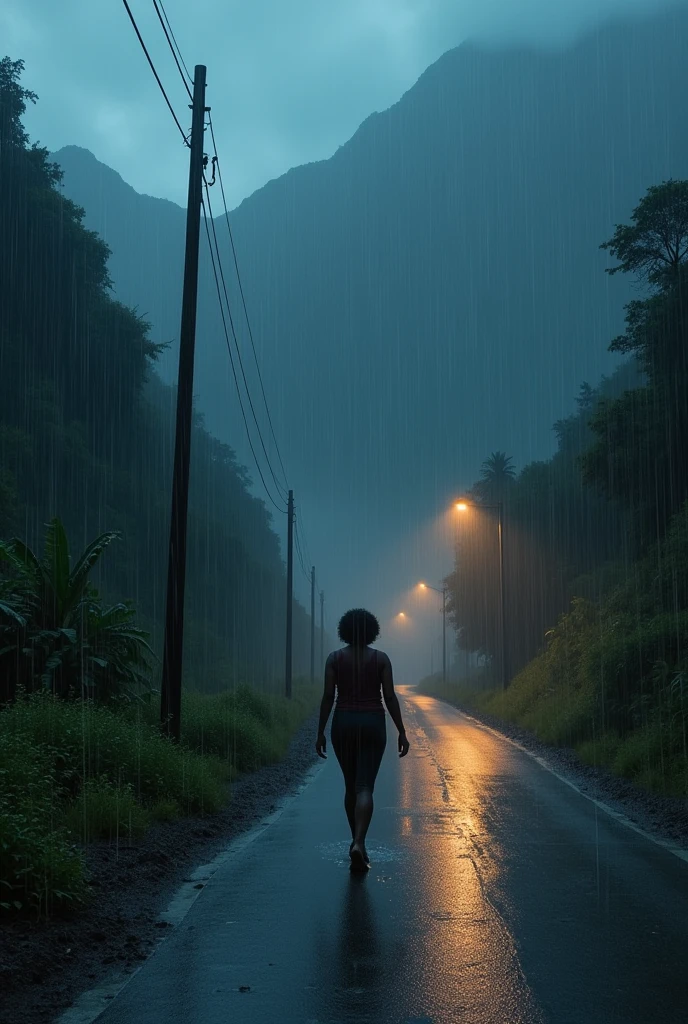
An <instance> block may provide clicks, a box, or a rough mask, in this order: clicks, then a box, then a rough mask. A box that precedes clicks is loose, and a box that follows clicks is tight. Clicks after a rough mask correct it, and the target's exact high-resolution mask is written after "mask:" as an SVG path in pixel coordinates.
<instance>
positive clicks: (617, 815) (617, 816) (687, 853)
mask: <svg viewBox="0 0 688 1024" xmlns="http://www.w3.org/2000/svg"><path fill="white" fill-rule="evenodd" d="M416 696H418V697H425V696H429V695H426V694H420V693H419V694H416ZM409 697H410V695H409ZM430 699H431V700H437V701H440V702H441V703H442V704H444V705H446V707H448V708H450V709H451V710H452V711H453V712H455V714H457V715H459V716H460V717H461V718H466V719H467V720H468V721H469V722H472V724H473V725H475V726H477V728H478V729H484V730H485V732H489V733H491V734H492V735H493V736H496V737H497V739H500V740H504V741H505V742H506V743H510V744H511V746H512V747H516V749H517V750H520V751H521V752H522V753H524V754H527V755H528V757H530V758H532V760H533V761H537V763H538V764H539V765H540V767H541V768H544V769H545V771H548V772H549V773H550V774H551V775H554V777H555V778H557V779H559V781H560V782H563V783H564V784H565V785H566V786H569V788H570V789H573V790H574V791H575V792H576V793H578V795H579V796H582V797H583V798H584V799H585V800H589V801H590V803H591V804H594V805H595V807H598V808H599V809H600V810H601V811H604V813H605V814H608V815H609V817H610V818H614V820H615V821H618V822H619V824H620V825H625V826H626V828H630V829H631V830H632V831H633V832H637V834H638V835H639V836H642V837H643V839H647V840H649V842H651V843H654V844H655V846H661V847H662V849H663V850H667V851H668V852H669V853H672V854H673V855H674V857H678V859H679V860H682V861H684V862H685V863H687V864H688V850H682V849H681V848H680V847H678V846H674V845H672V844H671V843H670V842H669V841H668V840H666V839H659V838H658V837H656V836H652V835H650V833H649V832H646V831H645V830H644V829H642V828H640V827H639V826H638V825H636V824H635V822H633V821H631V819H630V818H627V817H626V815H625V814H621V812H620V811H615V810H614V808H613V807H610V806H609V805H608V804H605V803H603V802H602V800H596V799H595V797H594V796H590V795H589V794H588V793H584V792H583V790H582V789H579V787H578V786H576V785H575V783H573V782H571V780H570V779H567V778H566V776H565V775H562V774H561V773H560V772H558V771H556V770H555V769H554V768H553V767H552V766H551V764H549V763H548V762H547V761H546V760H545V758H544V757H540V755H539V754H534V753H533V751H532V750H528V749H527V747H524V746H523V745H522V744H521V743H519V742H518V741H517V740H512V739H511V738H510V737H509V736H505V735H504V733H502V732H499V730H498V729H493V728H492V727H491V726H489V725H485V723H484V722H480V721H479V720H478V719H477V718H473V716H472V715H469V714H467V712H465V711H460V710H459V709H458V708H457V707H455V706H454V705H453V704H450V703H449V702H448V701H446V700H442V698H441V697H431V698H430Z"/></svg>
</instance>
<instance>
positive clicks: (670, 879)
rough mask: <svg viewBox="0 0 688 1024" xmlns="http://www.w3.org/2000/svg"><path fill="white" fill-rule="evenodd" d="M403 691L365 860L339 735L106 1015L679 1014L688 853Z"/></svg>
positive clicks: (687, 951) (325, 1019)
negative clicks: (353, 860)
mask: <svg viewBox="0 0 688 1024" xmlns="http://www.w3.org/2000/svg"><path fill="white" fill-rule="evenodd" d="M399 696H400V699H401V701H402V710H403V712H404V718H405V722H406V726H407V731H408V734H409V738H410V741H411V751H410V753H409V755H408V756H407V757H406V758H405V759H403V760H401V761H400V760H399V759H398V755H397V752H396V730H395V728H394V726H393V724H392V723H391V721H390V720H389V719H388V720H387V736H388V741H387V750H386V752H385V757H384V759H383V763H382V768H381V770H380V775H379V777H378V783H377V787H376V792H375V814H374V817H373V823H372V826H371V831H370V833H369V842H368V849H369V853H370V857H371V862H372V869H371V871H370V872H369V873H368V874H367V875H366V876H363V877H361V876H356V875H351V874H350V872H349V870H348V857H347V851H348V845H349V836H348V832H347V823H346V818H345V815H344V809H343V802H342V795H343V794H342V782H341V777H340V772H339V766H338V764H337V762H336V759H335V757H334V754H333V753H332V751H331V747H330V745H329V743H328V754H329V756H328V759H327V761H326V762H322V765H321V766H320V768H319V770H318V771H317V773H316V774H315V776H314V778H313V780H312V781H311V782H310V783H309V784H308V785H307V786H306V787H305V789H304V790H303V792H302V793H301V794H300V795H298V796H297V797H296V798H295V799H294V800H293V801H292V802H291V803H290V804H288V805H287V807H286V809H285V810H284V811H283V813H282V814H281V816H280V817H279V818H278V820H277V821H275V823H274V824H272V825H270V826H269V827H268V828H267V829H265V830H264V831H263V832H262V833H261V834H260V835H258V837H257V838H256V839H255V840H254V841H253V842H251V843H250V844H249V845H247V846H246V847H245V848H244V849H243V850H242V851H241V852H240V853H239V854H238V855H237V856H236V857H235V858H234V859H233V860H231V861H230V862H229V863H227V864H226V865H225V866H223V867H221V868H220V869H218V871H217V872H216V873H215V874H214V875H213V877H212V879H211V880H210V882H209V884H208V885H207V886H206V888H205V889H204V890H203V891H202V892H201V894H200V896H199V898H198V900H197V901H196V902H195V903H194V905H193V907H192V908H191V910H190V912H189V913H188V914H187V916H186V917H185V918H184V919H183V921H182V922H181V923H180V925H179V926H178V927H177V928H176V930H175V931H174V932H173V933H172V934H171V935H170V937H169V938H168V939H167V941H166V942H164V943H163V944H162V945H161V946H160V948H159V949H158V951H157V953H156V954H155V955H154V956H153V957H152V958H151V959H150V960H149V961H148V962H147V963H146V964H145V965H144V966H143V968H142V969H141V970H140V971H139V972H138V974H136V975H135V977H134V978H133V979H132V980H131V981H130V983H129V984H128V985H127V987H126V988H125V989H124V990H123V991H122V993H121V994H120V995H119V996H118V997H117V998H116V999H115V1000H114V1001H113V1002H112V1003H110V1005H109V1007H108V1009H107V1010H106V1011H105V1013H104V1014H103V1015H102V1016H101V1017H99V1018H98V1020H99V1024H176V1022H183V1024H220V1022H222V1024H354V1022H355V1024H410V1022H415V1024H420V1022H425V1024H430V1022H432V1024H445V1022H446V1024H451V1022H462V1024H464V1022H465V1024H478V1022H481V1024H482V1022H485V1024H487V1022H489V1024H521V1022H523V1024H526V1022H527V1024H535V1022H538V1024H539V1022H552V1024H598V1022H599V1024H606V1022H612V1021H614V1022H619V1024H621V1022H623V1024H653V1022H655V1021H656V1022H661V1024H686V1021H688V976H687V973H686V962H687V956H688V941H687V940H688V863H687V862H686V861H684V860H680V859H679V858H678V857H676V856H674V855H673V854H672V853H670V852H669V851H667V850H666V849H663V848H662V847H660V846H657V845H655V844H654V843H652V842H650V841H649V840H647V839H646V838H644V837H643V836H641V835H639V834H638V833H636V832H634V831H633V830H631V829H629V828H626V827H625V826H624V825H622V824H620V823H619V822H618V821H616V820H615V819H614V818H612V817H610V816H609V815H607V814H605V813H604V812H603V811H601V810H600V809H599V808H597V807H596V806H595V805H594V804H593V803H592V802H591V801H589V800H586V799H585V798H584V797H582V796H581V795H580V794H578V793H577V792H576V791H575V790H574V789H572V788H571V787H569V786H567V785H566V784H565V783H564V782H562V781H561V780H560V779H558V778H557V777H556V776H554V775H553V774H552V773H550V772H548V771H547V770H546V769H544V768H543V767H542V766H541V765H539V764H538V763H537V762H536V761H535V760H534V759H533V758H532V757H529V756H528V755H527V754H525V753H524V752H522V751H521V750H519V749H518V748H516V747H514V746H513V745H511V744H510V743H508V742H506V741H504V740H502V739H501V738H499V737H498V736H496V735H495V734H494V733H491V732H489V731H488V730H486V729H483V728H480V727H478V726H477V725H475V724H474V723H472V722H471V721H470V720H469V719H466V718H465V717H463V716H462V715H461V714H460V713H459V712H457V711H455V710H454V709H453V708H451V707H449V706H448V705H446V704H442V703H441V702H438V701H434V700H433V699H431V698H428V697H420V696H415V695H414V694H413V691H412V690H409V691H406V692H404V688H403V687H400V688H399ZM314 739H315V737H314ZM242 987H243V988H244V989H245V990H244V991H242Z"/></svg>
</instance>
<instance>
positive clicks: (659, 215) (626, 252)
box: [600, 178, 688, 288]
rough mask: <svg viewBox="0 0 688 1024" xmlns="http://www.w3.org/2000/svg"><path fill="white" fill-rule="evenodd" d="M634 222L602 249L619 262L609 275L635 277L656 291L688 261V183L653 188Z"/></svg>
mask: <svg viewBox="0 0 688 1024" xmlns="http://www.w3.org/2000/svg"><path fill="white" fill-rule="evenodd" d="M631 221H632V222H633V223H632V224H617V225H616V231H615V232H614V235H613V237H612V238H611V239H610V240H609V241H608V242H603V243H602V245H601V246H600V248H601V249H606V250H608V251H609V252H611V254H612V256H615V257H616V258H617V259H618V260H619V263H618V266H616V267H609V268H608V270H607V273H608V274H618V273H619V272H623V273H624V274H636V275H638V277H640V278H641V279H644V280H647V281H648V282H649V284H651V285H653V286H655V287H657V288H662V287H665V286H666V285H667V284H668V283H670V282H672V281H675V280H676V278H677V276H678V274H679V271H680V269H681V267H682V266H683V264H684V263H685V261H686V259H687V258H688V181H674V180H673V179H672V178H670V179H669V180H668V181H664V182H662V184H661V185H652V186H650V188H649V189H648V190H647V193H646V195H645V196H644V197H643V198H642V199H641V200H640V202H639V203H638V205H637V206H636V208H635V209H634V211H633V213H632V214H631Z"/></svg>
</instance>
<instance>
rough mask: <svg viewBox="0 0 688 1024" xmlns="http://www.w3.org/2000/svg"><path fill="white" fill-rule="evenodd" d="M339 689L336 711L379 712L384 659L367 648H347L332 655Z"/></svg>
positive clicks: (381, 704) (383, 710)
mask: <svg viewBox="0 0 688 1024" xmlns="http://www.w3.org/2000/svg"><path fill="white" fill-rule="evenodd" d="M330 658H331V659H332V669H333V671H334V679H335V684H336V687H337V703H336V705H335V711H336V710H340V711H380V712H381V713H382V714H383V715H384V713H385V709H384V706H383V703H382V693H381V687H382V664H383V663H382V659H381V658H379V657H378V652H377V651H374V650H371V651H368V650H367V648H364V649H363V650H359V649H357V648H355V647H345V648H344V649H343V650H339V651H333V652H332V654H331V655H330Z"/></svg>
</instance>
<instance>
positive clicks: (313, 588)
mask: <svg viewBox="0 0 688 1024" xmlns="http://www.w3.org/2000/svg"><path fill="white" fill-rule="evenodd" d="M314 683H315V566H312V567H311V686H312V685H313V684H314Z"/></svg>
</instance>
